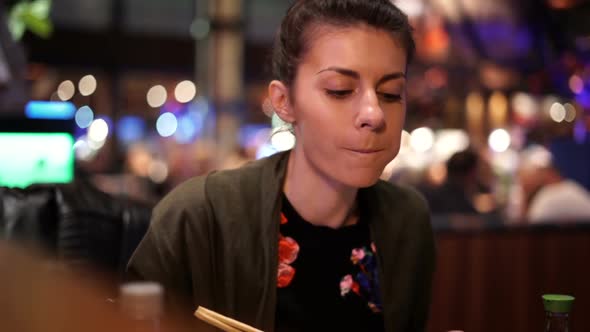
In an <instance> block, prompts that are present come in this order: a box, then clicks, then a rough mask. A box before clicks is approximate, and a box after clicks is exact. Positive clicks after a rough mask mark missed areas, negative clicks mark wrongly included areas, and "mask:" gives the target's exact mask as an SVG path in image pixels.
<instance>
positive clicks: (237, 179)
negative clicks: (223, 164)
mask: <svg viewBox="0 0 590 332" xmlns="http://www.w3.org/2000/svg"><path fill="white" fill-rule="evenodd" d="M280 160H281V155H275V156H271V157H269V158H263V159H260V160H256V161H251V162H249V163H247V164H245V165H244V166H242V167H240V168H236V169H231V170H221V171H213V172H211V173H209V174H207V175H201V176H197V177H193V178H191V179H188V180H186V181H185V182H183V183H181V184H179V185H178V186H176V187H175V188H174V189H172V190H171V191H170V192H169V193H168V194H167V195H166V196H165V197H164V198H163V199H162V200H161V201H160V202H159V203H158V205H157V206H156V209H155V211H160V210H176V211H184V212H185V213H189V214H194V213H203V212H206V210H207V209H208V208H210V207H211V206H212V204H213V203H214V204H220V203H223V201H225V202H229V201H239V200H240V199H241V198H244V197H245V196H252V194H253V193H254V191H256V190H261V187H262V186H267V187H268V186H269V185H273V184H275V183H278V182H279V181H280V179H279V176H280V175H279V174H280V169H278V168H279V166H278V164H279V163H280ZM220 201H222V202H220Z"/></svg>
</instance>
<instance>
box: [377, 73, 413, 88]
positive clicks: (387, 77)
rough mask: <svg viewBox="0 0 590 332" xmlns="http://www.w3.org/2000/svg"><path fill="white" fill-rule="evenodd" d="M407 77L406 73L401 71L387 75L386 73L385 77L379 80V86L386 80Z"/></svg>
mask: <svg viewBox="0 0 590 332" xmlns="http://www.w3.org/2000/svg"><path fill="white" fill-rule="evenodd" d="M405 78H406V73H403V72H401V71H399V72H395V73H391V74H387V75H384V76H383V77H381V79H380V80H379V82H377V86H379V85H381V84H383V83H385V82H388V81H391V80H399V79H405Z"/></svg>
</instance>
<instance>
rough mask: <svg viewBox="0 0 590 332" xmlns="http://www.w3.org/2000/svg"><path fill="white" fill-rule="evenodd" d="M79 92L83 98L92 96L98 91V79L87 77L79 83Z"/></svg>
mask: <svg viewBox="0 0 590 332" xmlns="http://www.w3.org/2000/svg"><path fill="white" fill-rule="evenodd" d="M78 90H79V91H80V94H81V95H82V96H90V95H91V94H93V93H94V91H96V78H95V77H94V76H92V75H86V76H84V77H82V78H81V79H80V82H78Z"/></svg>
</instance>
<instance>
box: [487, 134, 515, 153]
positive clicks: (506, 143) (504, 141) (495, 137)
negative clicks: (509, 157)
mask: <svg viewBox="0 0 590 332" xmlns="http://www.w3.org/2000/svg"><path fill="white" fill-rule="evenodd" d="M488 144H489V146H490V148H491V149H492V150H494V151H496V152H504V151H506V150H507V149H508V148H509V147H510V134H508V132H507V131H506V130H505V129H496V130H494V131H492V133H491V134H490V136H489V138H488Z"/></svg>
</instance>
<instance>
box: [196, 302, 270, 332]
mask: <svg viewBox="0 0 590 332" xmlns="http://www.w3.org/2000/svg"><path fill="white" fill-rule="evenodd" d="M195 316H196V317H197V318H199V319H201V320H202V321H204V322H206V323H209V324H211V325H213V326H215V327H217V328H220V329H222V330H224V331H227V332H263V331H261V330H259V329H256V328H253V327H252V326H250V325H247V324H244V323H242V322H239V321H237V320H235V319H231V318H229V317H226V316H223V315H221V314H219V313H217V312H215V311H213V310H209V309H207V308H204V307H198V308H197V310H196V311H195Z"/></svg>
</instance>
